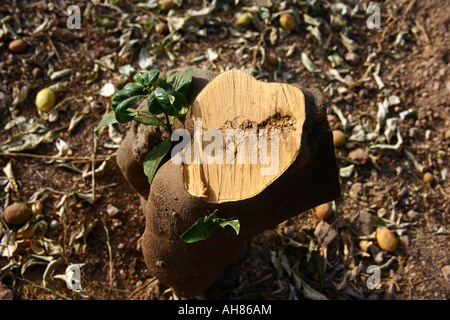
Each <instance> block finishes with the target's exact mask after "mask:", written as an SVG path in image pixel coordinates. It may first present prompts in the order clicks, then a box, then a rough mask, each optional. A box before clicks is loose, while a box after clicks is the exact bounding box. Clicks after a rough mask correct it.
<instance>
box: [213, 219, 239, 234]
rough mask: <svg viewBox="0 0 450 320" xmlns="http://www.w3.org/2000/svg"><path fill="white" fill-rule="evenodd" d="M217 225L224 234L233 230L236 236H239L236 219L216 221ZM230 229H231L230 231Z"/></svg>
mask: <svg viewBox="0 0 450 320" xmlns="http://www.w3.org/2000/svg"><path fill="white" fill-rule="evenodd" d="M217 223H218V224H219V226H221V227H222V228H224V229H225V232H229V231H232V230H234V231H235V232H236V234H237V235H238V234H239V231H240V230H241V224H240V223H239V220H238V219H234V218H229V219H221V218H218V219H217ZM230 228H231V229H230Z"/></svg>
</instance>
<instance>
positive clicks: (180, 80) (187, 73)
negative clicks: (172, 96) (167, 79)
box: [174, 68, 194, 96]
mask: <svg viewBox="0 0 450 320" xmlns="http://www.w3.org/2000/svg"><path fill="white" fill-rule="evenodd" d="M193 72H194V70H193V69H192V68H187V69H186V70H184V71H183V73H181V74H180V75H179V76H177V77H176V81H175V84H174V89H175V91H178V92H180V93H182V94H183V95H184V96H187V94H188V92H189V87H190V85H191V81H192V74H193Z"/></svg>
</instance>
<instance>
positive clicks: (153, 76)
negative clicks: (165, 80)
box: [133, 69, 159, 86]
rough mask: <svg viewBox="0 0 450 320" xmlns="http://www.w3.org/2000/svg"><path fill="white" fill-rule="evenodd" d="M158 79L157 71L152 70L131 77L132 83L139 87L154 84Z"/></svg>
mask: <svg viewBox="0 0 450 320" xmlns="http://www.w3.org/2000/svg"><path fill="white" fill-rule="evenodd" d="M158 77H159V70H157V69H153V70H151V71H149V72H139V73H136V74H135V75H134V77H133V81H134V82H135V83H138V84H140V85H143V86H145V85H147V84H154V83H155V82H156V80H158Z"/></svg>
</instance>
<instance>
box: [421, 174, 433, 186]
mask: <svg viewBox="0 0 450 320" xmlns="http://www.w3.org/2000/svg"><path fill="white" fill-rule="evenodd" d="M422 179H423V182H425V183H426V184H430V183H431V182H432V181H433V175H432V174H431V173H430V172H425V173H424V174H423V177H422Z"/></svg>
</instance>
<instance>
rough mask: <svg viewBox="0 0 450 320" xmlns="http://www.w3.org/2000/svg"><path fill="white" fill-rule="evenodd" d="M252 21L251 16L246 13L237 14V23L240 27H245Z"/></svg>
mask: <svg viewBox="0 0 450 320" xmlns="http://www.w3.org/2000/svg"><path fill="white" fill-rule="evenodd" d="M251 22H252V17H251V16H250V15H249V14H248V13H243V14H241V15H240V16H239V18H238V21H237V24H238V25H239V26H241V27H247V26H248V25H249V24H250V23H251Z"/></svg>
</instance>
